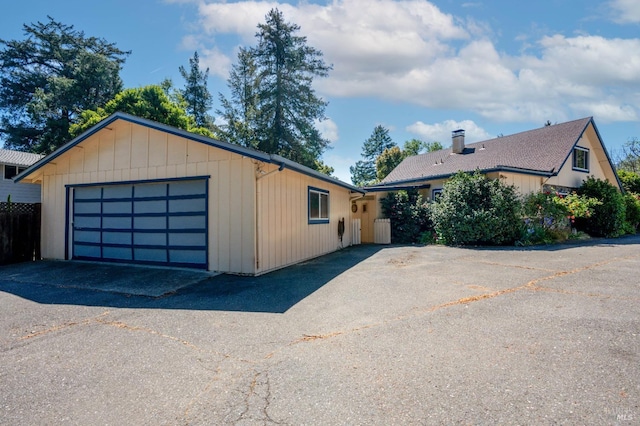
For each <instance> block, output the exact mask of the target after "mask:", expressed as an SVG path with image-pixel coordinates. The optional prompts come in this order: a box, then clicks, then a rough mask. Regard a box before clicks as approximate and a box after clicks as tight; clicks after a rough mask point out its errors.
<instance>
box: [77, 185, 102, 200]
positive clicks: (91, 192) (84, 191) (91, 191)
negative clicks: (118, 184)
mask: <svg viewBox="0 0 640 426" xmlns="http://www.w3.org/2000/svg"><path fill="white" fill-rule="evenodd" d="M74 193H75V199H76V200H87V199H100V198H102V187H95V186H85V187H81V188H76V189H75V191H74Z"/></svg>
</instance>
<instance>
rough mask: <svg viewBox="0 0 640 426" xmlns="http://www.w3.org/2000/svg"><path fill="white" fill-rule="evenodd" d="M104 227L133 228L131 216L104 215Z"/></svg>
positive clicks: (110, 228) (111, 228)
mask: <svg viewBox="0 0 640 426" xmlns="http://www.w3.org/2000/svg"><path fill="white" fill-rule="evenodd" d="M98 226H99V225H98ZM102 228H103V229H109V230H115V229H122V230H130V229H131V217H127V216H122V217H103V218H102Z"/></svg>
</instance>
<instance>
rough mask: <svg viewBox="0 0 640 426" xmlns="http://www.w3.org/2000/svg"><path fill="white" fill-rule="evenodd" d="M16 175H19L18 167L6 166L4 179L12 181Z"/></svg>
mask: <svg viewBox="0 0 640 426" xmlns="http://www.w3.org/2000/svg"><path fill="white" fill-rule="evenodd" d="M16 174H17V167H16V166H8V165H6V164H5V165H4V178H5V179H11V178H12V177H14V176H15V175H16Z"/></svg>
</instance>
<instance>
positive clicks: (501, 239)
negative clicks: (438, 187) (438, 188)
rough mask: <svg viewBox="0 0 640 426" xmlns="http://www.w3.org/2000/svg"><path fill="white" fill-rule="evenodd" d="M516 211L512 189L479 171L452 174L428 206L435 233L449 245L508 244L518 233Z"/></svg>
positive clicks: (514, 239)
mask: <svg viewBox="0 0 640 426" xmlns="http://www.w3.org/2000/svg"><path fill="white" fill-rule="evenodd" d="M520 212H521V204H520V200H519V197H518V193H517V191H516V189H515V187H513V186H511V185H505V184H504V183H503V182H501V181H500V180H490V179H487V178H486V177H485V176H484V175H482V174H481V173H480V172H479V171H476V172H475V173H473V174H467V173H464V172H459V173H457V174H456V175H454V176H453V177H452V178H451V179H450V180H449V181H447V182H446V183H445V185H444V189H443V191H442V196H440V197H439V198H438V199H437V201H435V202H434V203H433V204H432V205H431V219H432V220H433V224H434V228H435V231H436V233H437V234H438V237H439V239H441V240H442V241H443V242H444V243H445V244H450V245H468V244H483V245H504V244H511V243H513V242H515V241H516V240H517V239H518V238H519V237H520V235H521V232H522V222H521V213H520Z"/></svg>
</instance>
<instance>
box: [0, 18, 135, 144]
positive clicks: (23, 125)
mask: <svg viewBox="0 0 640 426" xmlns="http://www.w3.org/2000/svg"><path fill="white" fill-rule="evenodd" d="M23 29H24V34H25V39H24V40H0V45H2V46H3V49H2V50H1V51H0V114H1V118H0V134H1V135H2V138H3V139H4V141H5V145H6V146H7V147H9V148H13V149H17V150H21V151H31V152H36V153H49V152H51V151H53V150H55V149H56V148H57V147H59V146H60V145H62V144H64V143H65V142H67V141H68V140H69V139H70V133H69V129H70V127H71V125H72V124H74V123H75V122H76V121H77V120H78V118H79V116H80V113H81V112H82V111H84V110H92V109H96V108H98V107H100V106H102V105H104V104H105V103H106V102H107V101H108V100H109V99H112V98H113V97H114V96H115V95H116V93H118V92H119V91H120V90H121V89H122V80H121V79H120V70H121V67H122V64H123V63H124V61H125V58H126V56H127V55H129V53H130V52H126V51H122V50H120V49H118V48H117V47H116V46H115V44H113V43H109V42H107V41H105V40H104V39H102V38H96V37H88V36H85V34H84V32H83V31H78V30H75V29H74V27H73V26H71V25H65V24H62V23H60V22H57V21H55V20H54V19H53V18H51V17H48V21H47V22H45V23H42V22H37V23H35V24H31V25H26V24H25V25H24V26H23Z"/></svg>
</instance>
